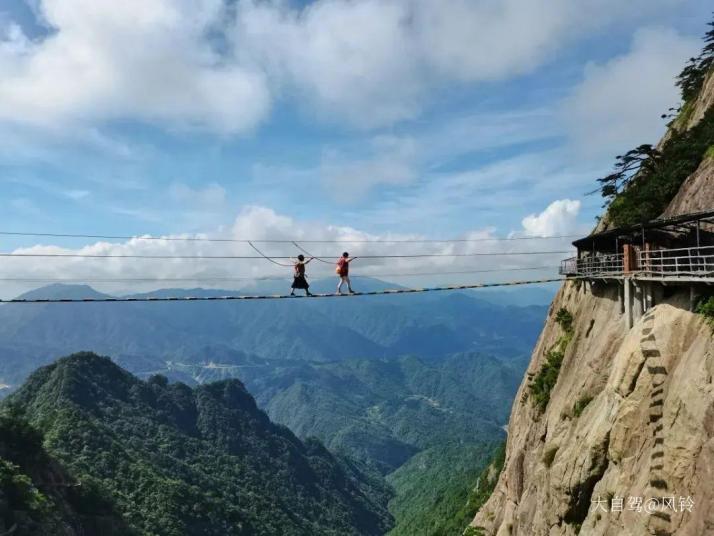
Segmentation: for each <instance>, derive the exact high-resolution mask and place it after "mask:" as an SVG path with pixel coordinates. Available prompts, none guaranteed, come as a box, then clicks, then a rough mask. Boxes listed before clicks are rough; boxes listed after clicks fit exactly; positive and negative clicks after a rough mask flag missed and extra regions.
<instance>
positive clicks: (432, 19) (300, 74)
mask: <svg viewBox="0 0 714 536" xmlns="http://www.w3.org/2000/svg"><path fill="white" fill-rule="evenodd" d="M680 1H681V0H648V1H647V2H645V1H644V0H632V1H631V2H620V1H615V0H583V1H582V2H577V3H576V2H572V1H571V0H502V1H500V2H494V1H493V0H479V1H477V0H440V1H439V2H435V1H433V0H315V1H314V2H311V3H309V4H308V5H307V6H304V7H296V6H293V5H292V3H290V2H286V1H282V0H267V1H258V0H236V1H235V2H226V0H152V1H150V2H147V1H145V0H124V1H122V2H115V1H112V0H37V12H38V13H39V14H40V15H41V16H42V17H43V19H44V23H45V24H46V26H47V27H48V28H50V30H49V32H48V34H47V35H46V36H44V37H43V38H40V39H37V40H35V39H32V40H30V39H28V38H27V36H25V35H24V34H23V33H22V32H21V31H20V30H19V27H18V26H17V25H15V24H9V25H8V24H5V25H4V26H3V28H4V29H3V30H2V31H0V120H5V121H14V122H22V123H31V124H34V125H39V126H42V127H44V128H49V127H55V128H56V125H58V124H61V125H63V126H66V125H68V124H71V123H79V124H82V125H84V126H85V127H86V126H88V125H97V124H99V125H101V124H103V123H104V122H107V121H112V120H116V119H120V120H126V119H129V120H139V121H145V122H150V123H156V124H159V125H161V126H162V127H168V128H185V127H199V128H204V129H208V130H211V131H214V132H218V133H221V134H234V133H240V132H245V131H246V130H249V129H251V128H253V127H255V125H256V124H258V123H259V122H260V121H261V120H262V119H264V118H265V117H266V116H267V114H268V113H269V110H270V107H271V104H272V101H273V100H274V99H275V98H277V97H279V96H283V97H285V98H296V99H297V100H298V101H299V103H298V104H299V105H300V108H301V109H303V110H306V109H307V110H310V111H313V112H314V113H316V114H317V115H319V116H320V117H321V118H323V119H325V120H328V121H331V122H336V123H342V122H345V121H346V122H348V123H349V124H352V125H358V126H361V127H377V126H384V125H388V124H392V123H395V122H398V121H401V120H404V119H408V118H413V117H416V116H417V115H418V114H419V113H420V111H421V110H422V109H423V107H424V106H425V105H426V104H427V102H428V99H429V95H430V94H431V92H432V91H433V90H434V89H435V88H438V87H440V86H443V85H448V84H450V83H452V82H463V83H478V82H481V81H492V80H504V79H508V78H510V77H513V76H517V75H519V74H522V73H525V72H530V71H533V70H534V69H536V68H538V66H540V65H542V64H543V63H545V62H549V61H552V59H553V58H554V57H555V54H556V52H557V51H558V50H559V49H560V48H561V47H563V46H564V45H566V44H568V43H571V42H573V41H574V40H576V39H579V38H582V36H583V35H585V34H587V33H588V32H590V31H593V29H595V28H598V27H600V26H602V25H605V24H608V23H610V22H612V21H614V20H632V19H633V18H636V17H640V16H642V15H641V13H642V12H644V11H646V12H647V13H649V14H651V13H655V12H657V11H659V10H661V9H662V8H664V7H670V6H672V5H675V4H678V3H679V2H680ZM643 8H646V9H643Z"/></svg>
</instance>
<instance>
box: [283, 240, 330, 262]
mask: <svg viewBox="0 0 714 536" xmlns="http://www.w3.org/2000/svg"><path fill="white" fill-rule="evenodd" d="M293 245H294V246H295V247H296V248H298V249H299V250H300V251H302V252H303V253H304V254H305V255H307V256H309V257H312V258H313V259H315V260H316V261H318V262H321V263H323V264H333V263H331V262H330V261H326V260H324V259H321V258H320V257H315V255H313V254H312V253H310V252H309V251H307V250H305V249H304V248H303V247H301V246H300V244H298V243H297V242H293Z"/></svg>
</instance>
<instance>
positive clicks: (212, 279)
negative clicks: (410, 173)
mask: <svg viewBox="0 0 714 536" xmlns="http://www.w3.org/2000/svg"><path fill="white" fill-rule="evenodd" d="M557 268H558V267H557V266H525V267H519V268H493V269H488V270H464V271H446V272H405V273H391V274H364V275H360V274H356V275H352V276H351V277H352V278H353V279H367V278H369V279H379V278H382V277H424V276H439V275H472V274H485V273H495V272H522V271H536V270H556V269H557ZM332 275H333V274H312V275H311V277H312V278H313V279H315V277H330V276H332ZM289 279H292V276H287V275H284V276H257V277H248V276H244V277H239V276H236V277H116V278H81V277H73V278H52V277H48V278H41V277H0V281H7V282H14V283H63V282H70V283H77V282H84V283H130V282H148V281H159V282H160V281H166V282H180V281H189V282H219V281H286V280H289Z"/></svg>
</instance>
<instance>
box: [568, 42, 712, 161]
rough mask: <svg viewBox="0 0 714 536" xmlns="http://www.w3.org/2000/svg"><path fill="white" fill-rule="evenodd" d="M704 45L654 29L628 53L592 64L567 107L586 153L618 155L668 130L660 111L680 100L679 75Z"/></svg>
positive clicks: (570, 124)
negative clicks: (676, 79)
mask: <svg viewBox="0 0 714 536" xmlns="http://www.w3.org/2000/svg"><path fill="white" fill-rule="evenodd" d="M699 48H700V44H699V43H698V42H697V41H696V40H694V39H690V38H686V37H682V36H681V35H679V34H677V33H675V32H674V31H672V30H669V29H666V28H648V29H643V30H640V31H638V32H637V33H636V34H635V36H634V39H633V42H632V47H631V49H630V50H629V51H628V52H627V53H626V54H624V55H622V56H618V57H616V58H614V59H611V60H609V61H607V62H606V63H604V64H595V63H591V64H589V65H588V66H587V67H586V69H585V75H584V79H583V81H582V83H581V84H580V85H579V86H578V87H577V88H576V89H575V91H574V92H573V95H572V96H571V97H570V98H569V99H568V100H566V102H565V103H564V109H563V114H564V115H565V122H566V124H567V125H568V128H569V130H570V133H571V135H572V137H573V140H574V143H575V145H576V147H577V148H578V149H579V150H580V152H581V154H585V155H588V156H595V157H597V156H609V157H612V156H614V155H615V154H621V153H622V152H623V151H625V150H628V149H631V148H632V147H634V146H636V145H639V144H642V143H654V142H656V141H657V139H658V137H659V136H660V135H661V134H662V133H663V132H664V129H665V122H664V121H663V120H662V119H661V118H660V115H661V114H662V113H664V112H666V111H667V109H668V108H670V107H671V106H676V105H677V103H678V102H679V101H680V96H679V91H678V89H677V88H676V87H675V85H674V83H675V77H676V75H677V74H678V73H679V71H680V70H681V69H682V66H683V65H684V63H685V62H686V60H687V58H689V57H691V56H692V55H695V54H696V52H697V50H698V49H699Z"/></svg>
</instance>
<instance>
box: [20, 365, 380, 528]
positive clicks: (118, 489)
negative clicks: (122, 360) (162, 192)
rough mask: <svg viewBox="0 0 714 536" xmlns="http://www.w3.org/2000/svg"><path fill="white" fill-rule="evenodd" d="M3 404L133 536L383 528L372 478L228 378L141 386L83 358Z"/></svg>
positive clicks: (43, 373) (47, 372) (49, 371)
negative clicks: (273, 415)
mask: <svg viewBox="0 0 714 536" xmlns="http://www.w3.org/2000/svg"><path fill="white" fill-rule="evenodd" d="M8 403H11V404H13V405H14V406H16V407H18V408H21V410H22V411H23V412H25V414H26V415H27V417H28V418H29V420H30V422H31V424H33V425H34V426H36V427H37V428H39V429H42V430H45V431H46V434H45V444H46V446H47V448H48V450H49V452H50V453H51V454H52V455H53V456H55V457H56V458H57V459H58V460H59V461H60V462H61V463H63V464H64V465H65V466H67V467H68V468H69V470H70V471H71V472H72V473H73V474H74V475H76V478H77V479H78V480H80V481H81V482H82V483H83V484H84V482H85V481H88V482H94V483H96V485H97V486H98V487H99V488H100V489H101V490H103V491H104V492H106V493H107V494H108V495H110V496H111V497H114V498H115V500H116V504H117V507H118V509H119V511H120V512H121V513H122V515H123V517H124V519H126V520H127V522H128V523H130V524H131V526H132V527H133V528H134V529H135V530H136V531H137V532H138V533H139V534H142V535H159V534H161V535H162V536H164V535H166V536H179V535H185V534H193V535H205V536H208V535H221V536H223V535H226V536H227V535H231V534H255V535H273V534H305V535H307V534H311V535H312V534H315V535H318V534H320V535H323V534H324V535H333V534H334V535H338V534H339V535H344V534H359V535H377V534H383V533H384V532H385V531H386V530H387V529H388V528H389V526H390V517H389V515H388V513H387V512H386V509H385V507H384V505H385V503H386V501H387V498H388V496H389V492H388V489H387V488H386V486H385V485H384V484H383V483H382V482H381V481H380V480H375V479H373V478H370V477H368V476H366V475H364V473H362V472H361V470H360V469H359V467H358V466H357V464H355V463H353V462H348V461H347V460H343V459H340V458H337V457H335V456H334V455H332V454H330V453H329V452H328V451H327V450H326V449H325V447H323V446H322V444H320V443H319V442H318V441H316V440H308V441H305V442H304V443H302V442H301V441H300V440H298V439H297V438H296V437H295V436H294V435H293V434H292V433H291V432H290V431H289V430H287V429H286V428H285V427H282V426H277V425H275V424H273V423H271V422H270V420H269V419H268V417H267V416H266V415H265V414H264V413H263V412H262V411H260V410H259V409H258V408H257V407H256V405H255V401H254V400H253V398H252V397H251V396H250V395H249V394H248V393H247V391H246V390H245V388H244V387H243V385H242V384H241V383H240V382H239V381H237V380H227V381H222V382H216V383H213V384H210V385H206V386H201V387H198V388H196V389H191V388H189V387H187V386H186V385H183V384H169V383H168V382H167V381H166V378H163V377H154V378H152V379H150V380H149V381H148V382H142V381H140V380H138V379H137V378H135V377H134V376H132V375H131V374H129V373H127V372H125V371H123V370H122V369H120V368H119V367H118V366H116V365H115V364H113V363H112V362H111V361H110V360H109V359H107V358H101V357H98V356H96V355H94V354H87V353H85V354H76V355H74V356H71V357H69V358H64V359H61V360H59V361H57V362H56V363H55V364H53V365H50V366H48V367H44V368H42V369H39V370H38V371H37V372H35V373H34V374H33V375H32V376H31V377H30V378H29V379H28V381H27V382H26V383H25V385H24V386H23V387H21V388H20V389H19V390H18V391H17V392H16V393H14V394H13V395H11V397H10V398H9V401H8ZM50 533H51V532H50ZM121 534H124V533H121Z"/></svg>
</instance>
